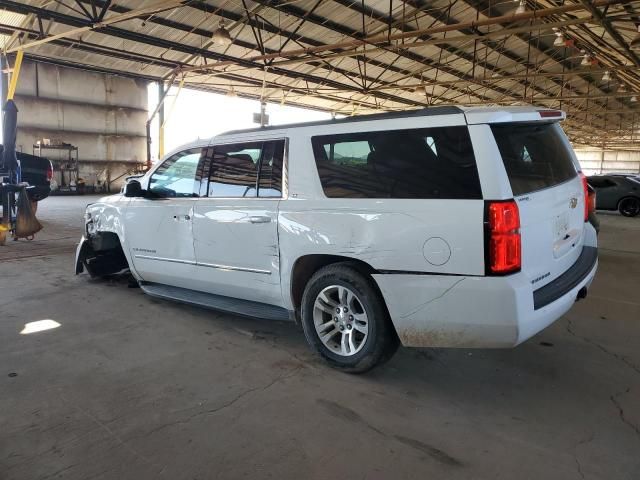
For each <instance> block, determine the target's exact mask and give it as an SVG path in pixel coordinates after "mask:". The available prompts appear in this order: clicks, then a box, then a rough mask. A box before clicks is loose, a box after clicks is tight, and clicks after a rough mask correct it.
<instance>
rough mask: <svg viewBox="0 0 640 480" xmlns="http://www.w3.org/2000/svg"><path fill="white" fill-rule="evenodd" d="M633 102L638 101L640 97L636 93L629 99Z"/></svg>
mask: <svg viewBox="0 0 640 480" xmlns="http://www.w3.org/2000/svg"><path fill="white" fill-rule="evenodd" d="M629 100H630V101H631V102H632V103H636V102H637V101H638V98H637V97H636V96H635V95H634V96H633V97H631V98H630V99H629Z"/></svg>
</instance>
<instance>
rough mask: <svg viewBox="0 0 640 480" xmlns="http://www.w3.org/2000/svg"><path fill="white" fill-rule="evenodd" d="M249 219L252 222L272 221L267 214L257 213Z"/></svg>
mask: <svg viewBox="0 0 640 480" xmlns="http://www.w3.org/2000/svg"><path fill="white" fill-rule="evenodd" d="M249 220H250V221H251V223H269V222H271V217H268V216H266V215H256V216H253V217H249Z"/></svg>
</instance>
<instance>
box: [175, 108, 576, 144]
mask: <svg viewBox="0 0 640 480" xmlns="http://www.w3.org/2000/svg"><path fill="white" fill-rule="evenodd" d="M455 114H462V115H464V116H465V119H466V122H467V123H468V124H469V125H474V124H480V123H508V122H532V121H559V120H564V119H565V118H566V114H565V112H563V111H561V110H554V109H546V108H542V107H534V106H522V107H503V106H490V107H465V106H457V105H456V106H437V107H430V108H424V109H419V110H405V111H398V112H384V113H374V114H369V115H357V116H353V117H345V118H340V119H331V120H320V121H313V122H304V123H292V124H285V125H276V126H268V127H256V128H250V129H243V130H231V131H228V132H224V133H221V134H220V135H217V136H215V137H211V138H209V139H206V140H197V141H195V142H192V143H189V144H187V145H183V146H182V147H180V149H179V150H184V149H187V148H191V147H197V146H202V145H208V144H210V143H213V142H214V140H215V141H216V142H222V143H224V142H228V141H240V140H241V138H240V137H245V136H249V137H251V139H252V140H259V139H260V138H261V137H265V138H266V137H269V138H273V137H274V136H278V135H283V136H284V135H285V132H286V131H288V130H291V129H295V128H305V127H312V126H320V125H334V124H341V123H351V122H353V123H355V122H363V121H371V120H387V119H389V120H391V119H402V118H411V117H424V116H434V115H455Z"/></svg>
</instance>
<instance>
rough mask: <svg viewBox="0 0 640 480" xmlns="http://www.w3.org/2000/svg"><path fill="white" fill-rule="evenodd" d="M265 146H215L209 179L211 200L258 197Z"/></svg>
mask: <svg viewBox="0 0 640 480" xmlns="http://www.w3.org/2000/svg"><path fill="white" fill-rule="evenodd" d="M261 155H262V142H254V143H243V144H234V145H216V146H215V147H214V148H213V162H212V163H211V173H210V175H209V196H210V197H218V198H225V197H234V198H237V197H244V198H247V197H255V196H256V194H257V181H258V164H259V162H260V156H261Z"/></svg>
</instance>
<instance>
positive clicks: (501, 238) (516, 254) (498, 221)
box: [486, 200, 522, 275]
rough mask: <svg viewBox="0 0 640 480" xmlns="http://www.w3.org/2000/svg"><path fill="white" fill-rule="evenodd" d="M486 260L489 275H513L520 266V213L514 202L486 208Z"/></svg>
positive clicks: (510, 201) (491, 205) (498, 203)
mask: <svg viewBox="0 0 640 480" xmlns="http://www.w3.org/2000/svg"><path fill="white" fill-rule="evenodd" d="M486 222H487V236H488V238H487V248H488V252H487V260H488V262H489V268H488V271H489V273H494V274H501V275H504V274H506V273H513V272H517V271H519V270H520V268H521V266H522V247H521V238H520V212H519V211H518V205H517V204H516V202H515V201H514V200H508V201H506V202H490V203H489V204H488V206H487V218H486Z"/></svg>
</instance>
